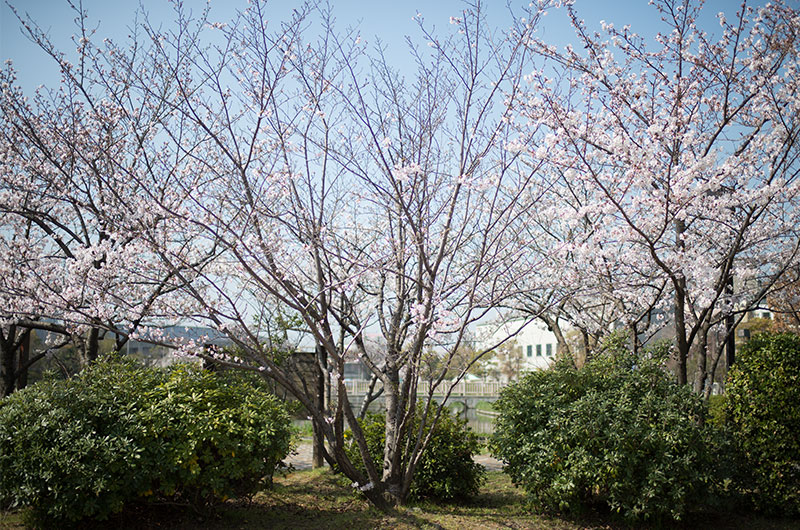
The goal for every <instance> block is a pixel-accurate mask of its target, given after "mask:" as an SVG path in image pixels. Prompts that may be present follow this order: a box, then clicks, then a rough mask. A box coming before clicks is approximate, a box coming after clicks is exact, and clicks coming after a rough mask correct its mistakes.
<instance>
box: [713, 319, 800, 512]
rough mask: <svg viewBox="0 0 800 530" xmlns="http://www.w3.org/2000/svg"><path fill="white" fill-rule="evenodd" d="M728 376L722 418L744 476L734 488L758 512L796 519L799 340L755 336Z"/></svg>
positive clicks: (799, 496) (799, 493)
mask: <svg viewBox="0 0 800 530" xmlns="http://www.w3.org/2000/svg"><path fill="white" fill-rule="evenodd" d="M728 377H729V379H728V384H727V387H726V393H727V404H728V408H727V417H728V419H729V421H730V424H731V428H732V429H733V431H734V435H735V436H736V439H737V443H738V444H739V446H740V447H741V449H742V451H743V452H744V459H745V462H746V464H747V465H746V467H745V469H746V470H747V471H748V472H747V474H746V476H745V478H744V479H743V480H741V481H740V483H739V484H738V486H739V488H740V489H741V490H742V492H743V493H745V494H746V495H747V496H749V497H750V498H751V499H752V501H753V504H754V505H755V507H757V508H759V509H763V510H765V511H768V512H773V513H783V514H787V515H797V514H800V336H798V335H794V334H789V333H782V334H759V335H755V336H754V337H753V338H751V339H750V340H749V341H748V342H747V344H746V345H745V346H744V347H743V348H742V350H741V351H740V352H739V354H738V355H737V359H736V364H735V365H734V366H733V368H732V370H731V372H730V373H729V376H728Z"/></svg>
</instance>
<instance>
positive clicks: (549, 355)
mask: <svg viewBox="0 0 800 530" xmlns="http://www.w3.org/2000/svg"><path fill="white" fill-rule="evenodd" d="M547 356H548V357H552V356H553V345H552V344H548V345H547Z"/></svg>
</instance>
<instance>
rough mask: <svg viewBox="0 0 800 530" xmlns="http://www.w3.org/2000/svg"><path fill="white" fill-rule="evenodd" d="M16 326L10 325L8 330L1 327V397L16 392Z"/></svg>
mask: <svg viewBox="0 0 800 530" xmlns="http://www.w3.org/2000/svg"><path fill="white" fill-rule="evenodd" d="M15 335H16V326H13V325H12V326H9V327H8V332H7V333H3V330H2V329H0V397H6V396H9V395H11V393H12V392H14V386H15V383H16V377H15V373H14V370H15V368H16V365H17V349H16V348H14V336H15Z"/></svg>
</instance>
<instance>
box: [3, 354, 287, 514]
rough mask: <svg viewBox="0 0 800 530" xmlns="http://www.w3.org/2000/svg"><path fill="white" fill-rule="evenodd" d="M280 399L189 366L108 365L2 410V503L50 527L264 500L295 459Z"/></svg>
mask: <svg viewBox="0 0 800 530" xmlns="http://www.w3.org/2000/svg"><path fill="white" fill-rule="evenodd" d="M289 443H290V428H289V418H288V415H287V414H286V412H285V411H284V409H283V407H282V405H281V404H280V403H279V402H278V401H277V399H276V398H274V397H272V396H270V395H268V394H266V393H263V392H259V391H255V389H254V387H253V385H252V384H250V383H248V382H246V381H244V380H243V379H241V378H236V377H235V376H234V377H231V376H222V375H216V374H212V373H209V372H204V371H202V370H200V369H198V368H195V367H192V366H188V365H178V366H175V367H173V368H169V369H161V370H159V369H153V368H143V367H140V366H137V365H136V364H135V363H134V362H132V361H128V360H117V359H106V360H103V361H100V362H98V363H96V364H94V365H93V366H91V367H89V368H87V369H86V370H84V371H83V372H82V373H81V374H79V375H78V376H76V377H74V378H72V379H69V380H66V381H44V382H41V383H38V384H36V385H34V386H32V387H29V388H27V389H25V390H23V391H20V392H17V393H15V394H13V395H12V396H11V397H9V398H7V399H6V400H4V401H3V402H1V403H0V477H2V482H0V503H10V504H11V505H13V506H31V507H33V509H34V513H35V517H37V518H38V519H40V520H43V521H49V522H50V523H52V524H55V522H58V521H76V520H79V519H82V518H87V517H91V518H96V519H103V518H106V517H107V516H108V515H110V514H111V513H114V512H118V511H120V510H121V509H122V508H123V507H124V506H125V505H126V504H127V503H130V502H132V501H140V500H141V501H146V500H150V499H162V500H163V499H170V500H172V501H178V502H187V503H191V504H193V505H195V506H198V505H202V504H204V503H207V502H211V501H213V500H219V499H224V498H226V497H229V496H236V495H242V494H247V493H251V492H254V491H255V490H257V488H258V487H259V485H260V482H261V480H262V479H263V478H264V477H269V476H271V474H272V473H273V471H274V469H275V466H276V465H277V463H278V462H279V461H280V460H282V459H283V458H284V457H285V456H286V455H287V454H288V451H289V449H290V447H289Z"/></svg>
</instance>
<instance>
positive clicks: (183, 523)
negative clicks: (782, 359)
mask: <svg viewBox="0 0 800 530" xmlns="http://www.w3.org/2000/svg"><path fill="white" fill-rule="evenodd" d="M22 520H23V518H22V515H21V514H20V513H19V512H12V513H2V512H0V528H7V529H21V528H24V525H23V523H22ZM712 527H713V528H730V529H734V528H753V529H787V530H788V529H793V528H797V527H798V521H787V520H771V519H766V518H761V517H755V516H750V515H733V514H698V515H694V516H692V517H691V518H690V519H689V520H688V521H686V523H685V525H678V526H676V528H712ZM80 528H82V529H105V528H121V529H153V528H171V529H186V530H189V529H197V528H208V529H218V530H223V529H224V530H227V529H233V528H236V529H247V528H253V529H255V528H270V529H280V528H287V529H289V528H291V529H326V528H329V529H340V528H341V529H346V530H357V529H372V528H382V529H408V530H411V529H417V528H423V529H424V528H429V529H441V528H447V529H451V528H452V529H458V530H470V529H475V530H477V529H499V528H520V529H521V528H536V529H545V530H547V529H578V528H604V529H614V528H624V527H623V526H621V525H616V524H614V523H612V522H610V521H609V520H608V519H607V518H606V517H603V516H601V515H597V514H595V515H592V516H589V517H587V518H584V519H581V520H570V519H564V518H558V517H549V516H543V515H537V514H534V513H531V512H530V511H529V510H527V508H526V506H525V501H524V497H523V494H522V492H521V491H520V490H518V489H517V488H516V487H514V486H513V485H512V484H511V481H510V480H509V478H508V477H507V476H506V475H504V474H503V473H500V472H494V473H489V474H488V481H487V483H486V484H485V485H484V487H483V488H482V491H481V494H480V495H479V497H478V498H476V499H475V500H473V501H471V502H457V503H451V504H437V503H430V502H425V503H417V504H412V505H410V506H404V507H400V508H398V509H397V510H396V512H395V513H393V514H388V515H387V514H384V513H381V512H380V511H378V510H376V509H374V508H372V507H370V506H369V504H368V503H367V502H366V501H365V500H363V499H362V498H360V497H358V496H357V495H356V494H355V493H354V492H353V490H352V489H351V488H350V487H349V486H348V485H347V484H346V481H345V480H344V479H343V478H342V477H340V476H336V475H333V474H332V473H330V472H328V471H324V470H316V471H298V472H294V473H292V474H290V475H288V476H286V477H279V478H276V479H275V486H274V488H273V489H272V490H270V491H266V492H262V493H259V494H257V495H256V496H255V497H254V498H253V499H252V500H251V501H229V502H227V503H225V504H223V505H222V506H219V507H217V508H216V509H215V510H214V512H213V513H211V514H198V513H194V512H191V511H189V510H187V509H186V508H183V507H179V506H168V505H161V506H143V507H137V508H132V509H130V510H127V511H126V512H124V513H123V514H120V515H118V516H117V517H115V518H114V519H112V520H109V521H103V522H101V523H96V524H93V525H87V524H81V525H80Z"/></svg>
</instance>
